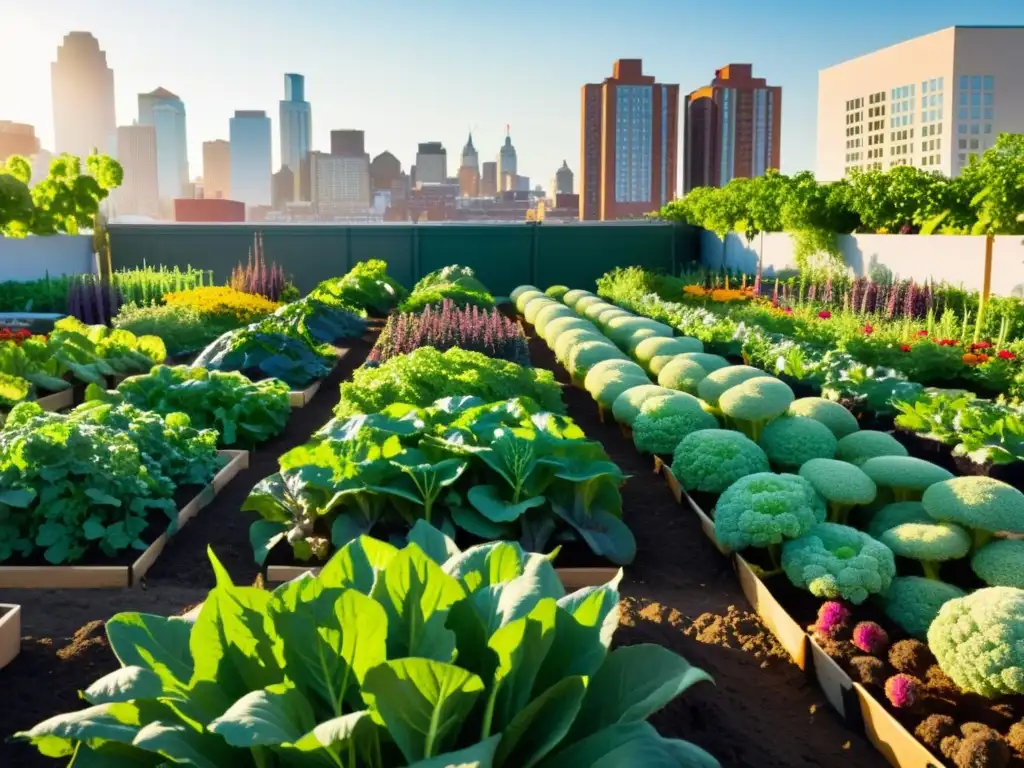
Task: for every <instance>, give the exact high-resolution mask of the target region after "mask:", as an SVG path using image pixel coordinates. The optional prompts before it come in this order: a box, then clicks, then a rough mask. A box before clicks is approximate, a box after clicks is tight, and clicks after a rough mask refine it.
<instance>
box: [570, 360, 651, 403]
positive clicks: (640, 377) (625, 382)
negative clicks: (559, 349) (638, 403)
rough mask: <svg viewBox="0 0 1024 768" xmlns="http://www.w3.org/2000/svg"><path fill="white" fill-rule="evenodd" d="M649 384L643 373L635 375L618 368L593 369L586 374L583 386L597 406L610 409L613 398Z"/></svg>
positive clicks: (627, 370) (635, 373)
mask: <svg viewBox="0 0 1024 768" xmlns="http://www.w3.org/2000/svg"><path fill="white" fill-rule="evenodd" d="M650 383H651V380H650V379H648V378H647V375H646V374H645V373H643V372H640V373H637V372H636V371H631V370H629V369H625V368H619V367H606V368H603V369H601V368H597V367H595V368H592V369H591V370H590V372H589V373H587V377H586V379H585V380H584V382H583V386H584V388H585V389H586V390H587V392H589V393H590V396H591V397H593V398H594V400H595V401H596V402H597V404H598V405H600V406H601V407H603V408H611V407H612V403H614V402H615V398H617V397H618V396H619V395H621V394H622V393H623V392H625V391H626V390H627V389H631V388H632V387H639V386H642V385H644V384H650Z"/></svg>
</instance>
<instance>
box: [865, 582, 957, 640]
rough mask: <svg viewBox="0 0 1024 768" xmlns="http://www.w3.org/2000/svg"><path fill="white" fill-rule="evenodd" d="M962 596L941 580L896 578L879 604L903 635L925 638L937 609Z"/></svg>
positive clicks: (937, 611) (937, 612)
mask: <svg viewBox="0 0 1024 768" xmlns="http://www.w3.org/2000/svg"><path fill="white" fill-rule="evenodd" d="M964 594H965V593H964V591H963V590H962V589H960V588H959V587H954V586H953V585H952V584H947V583H946V582H944V581H938V580H936V579H927V578H924V577H923V576H897V577H896V578H895V579H893V580H892V584H890V585H889V588H888V589H887V590H886V591H885V593H884V594H882V595H881V598H880V602H881V604H882V610H883V611H885V615H886V616H888V617H889V618H890V619H891V620H892V621H894V622H896V624H897V625H899V627H900V628H901V629H902V630H903V631H904V632H906V633H907V634H910V635H913V636H914V637H920V638H925V637H928V627H929V626H931V623H932V622H933V621H934V620H935V617H936V616H938V614H939V609H940V608H941V607H942V606H943V605H944V604H946V603H947V602H949V601H950V600H953V599H955V598H958V597H963V596H964Z"/></svg>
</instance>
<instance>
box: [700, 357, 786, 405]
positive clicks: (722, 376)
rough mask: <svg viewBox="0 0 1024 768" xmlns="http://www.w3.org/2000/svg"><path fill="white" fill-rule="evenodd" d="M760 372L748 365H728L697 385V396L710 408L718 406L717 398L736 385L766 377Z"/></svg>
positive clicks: (765, 374)
mask: <svg viewBox="0 0 1024 768" xmlns="http://www.w3.org/2000/svg"><path fill="white" fill-rule="evenodd" d="M768 375H769V374H767V373H765V372H764V371H762V370H759V369H757V368H752V367H751V366H749V365H730V366H729V367H728V368H719V369H718V370H717V371H712V372H711V373H709V374H708V375H707V376H706V377H705V378H704V379H702V380H701V382H700V383H699V384H698V385H697V394H698V395H699V396H700V399H701V400H703V401H704V402H706V403H707V404H708V405H711V406H715V407H717V406H718V398H720V397H721V396H722V395H724V394H725V393H726V392H727V391H728V390H730V389H732V388H733V387H735V386H736V385H737V384H742V383H743V382H744V381H747V380H748V379H755V378H758V377H759V376H768Z"/></svg>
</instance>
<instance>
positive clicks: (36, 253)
mask: <svg viewBox="0 0 1024 768" xmlns="http://www.w3.org/2000/svg"><path fill="white" fill-rule="evenodd" d="M95 271H96V259H95V257H94V256H93V251H92V235H48V236H41V235H40V236H34V235H33V236H29V237H26V238H24V239H18V238H13V237H0V282H4V281H6V280H38V279H39V278H41V277H45V276H46V274H47V273H49V275H50V276H51V277H60V276H61V275H80V274H84V273H89V274H91V273H93V272H95Z"/></svg>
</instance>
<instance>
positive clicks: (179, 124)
mask: <svg viewBox="0 0 1024 768" xmlns="http://www.w3.org/2000/svg"><path fill="white" fill-rule="evenodd" d="M139 125H151V126H153V128H155V129H156V166H157V173H156V178H157V186H158V188H159V190H160V201H161V205H162V206H163V207H164V208H165V210H166V212H167V213H168V217H170V213H171V211H172V210H173V207H172V204H171V201H172V200H174V199H175V198H178V197H188V195H186V194H185V189H186V188H187V187H188V138H187V136H186V134H185V104H184V103H183V102H182V100H181V99H179V98H178V97H177V96H175V95H174V94H173V93H171V92H170V91H168V90H167V89H166V88H157V89H156V90H155V91H153V92H152V93H140V94H139Z"/></svg>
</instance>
